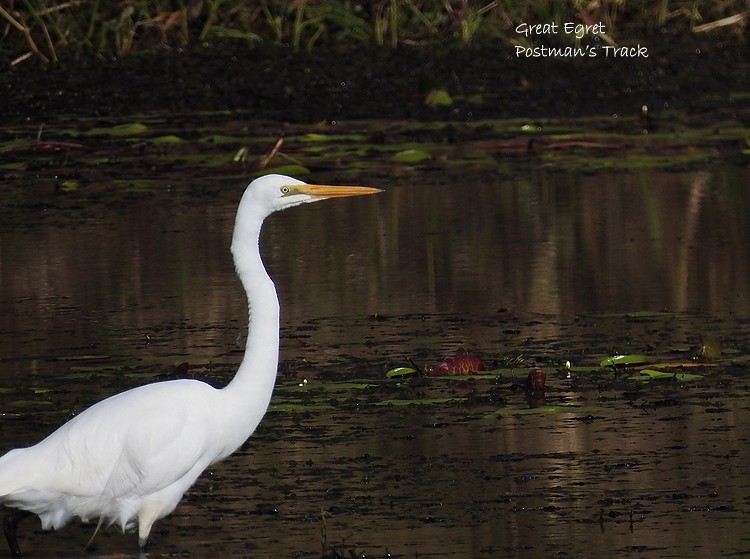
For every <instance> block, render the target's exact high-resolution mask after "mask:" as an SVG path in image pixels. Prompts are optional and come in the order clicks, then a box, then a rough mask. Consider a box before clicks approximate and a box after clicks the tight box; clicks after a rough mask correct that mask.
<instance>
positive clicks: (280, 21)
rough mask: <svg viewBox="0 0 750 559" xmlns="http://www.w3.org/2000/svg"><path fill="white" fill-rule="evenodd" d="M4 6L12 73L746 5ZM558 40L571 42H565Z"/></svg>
mask: <svg viewBox="0 0 750 559" xmlns="http://www.w3.org/2000/svg"><path fill="white" fill-rule="evenodd" d="M4 6H5V7H3V6H0V24H3V25H2V27H3V32H2V33H0V49H3V50H4V51H5V52H6V53H10V54H11V59H12V61H11V63H12V64H18V63H20V62H23V61H25V60H28V59H32V58H35V59H37V60H41V61H44V62H54V61H57V60H59V59H60V58H61V57H63V56H68V55H69V54H71V53H75V54H80V53H88V54H94V55H96V56H100V57H103V58H104V57H110V56H123V55H125V54H128V53H131V52H138V51H143V50H146V49H151V48H154V47H156V46H159V45H164V46H167V47H169V48H186V47H190V48H195V47H200V46H203V45H215V44H217V43H219V44H221V43H224V42H241V43H246V44H249V45H252V44H254V43H258V42H265V43H274V44H284V45H289V46H291V47H293V48H294V49H305V50H310V49H313V48H315V47H316V46H318V45H324V44H335V43H346V44H368V45H376V46H382V47H389V48H396V47H399V46H401V45H409V44H432V43H435V44H437V43H440V44H454V45H466V44H468V43H471V42H476V41H487V40H491V41H501V42H504V43H518V44H524V43H529V42H531V41H533V40H534V37H533V36H532V37H524V36H523V35H519V34H518V33H517V32H516V26H517V25H518V24H519V23H524V22H525V23H529V24H535V23H557V24H558V25H561V24H563V23H568V22H570V23H581V22H585V23H594V22H601V23H603V24H604V25H606V33H607V36H606V38H605V40H607V41H617V40H618V37H619V36H620V35H621V34H622V33H624V32H625V30H626V29H633V28H635V29H638V30H639V32H648V31H649V30H656V29H659V30H662V29H665V28H666V30H667V31H674V32H676V31H678V30H685V29H690V28H695V27H696V26H699V25H704V26H705V25H706V24H707V23H711V22H714V21H720V20H722V18H732V17H734V20H726V21H724V22H723V23H721V24H720V25H719V26H730V25H732V26H740V25H741V24H742V19H743V18H744V16H743V15H742V14H744V12H745V10H746V6H747V5H746V1H745V0H680V1H677V0H673V1H669V0H657V1H655V2H653V1H646V0H598V1H595V0H566V1H551V0H536V1H532V2H511V1H508V0H483V1H477V0H453V1H451V2H432V1H426V0H371V1H353V0H349V1H340V0H296V1H293V2H292V1H280V0H261V1H258V2H239V1H237V0H124V1H120V2H108V1H104V0H16V1H12V2H9V3H8V2H6V3H4ZM738 18H739V19H738ZM744 19H747V18H744ZM630 38H632V37H630ZM557 39H558V40H562V41H570V42H574V41H576V38H575V37H574V36H572V35H571V36H567V37H560V36H558V37H557Z"/></svg>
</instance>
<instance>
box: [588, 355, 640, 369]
mask: <svg viewBox="0 0 750 559" xmlns="http://www.w3.org/2000/svg"><path fill="white" fill-rule="evenodd" d="M648 361H649V359H648V357H646V356H645V355H614V356H612V357H608V358H607V359H604V360H603V361H602V362H601V363H599V366H600V367H617V366H627V365H640V364H642V363H648Z"/></svg>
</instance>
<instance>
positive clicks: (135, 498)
mask: <svg viewBox="0 0 750 559" xmlns="http://www.w3.org/2000/svg"><path fill="white" fill-rule="evenodd" d="M376 192H380V190H378V189H376V188H369V187H359V186H338V187H337V186H325V185H312V184H305V183H304V182H302V181H299V180H296V179H293V178H290V177H285V176H282V175H267V176H264V177H261V178H259V179H256V180H254V181H253V182H251V183H250V185H249V186H248V187H247V189H246V190H245V193H244V195H243V196H242V200H241V201H240V205H239V208H238V209H237V218H236V221H235V226H234V234H233V237H232V254H233V256H234V264H235V268H236V270H237V274H238V276H239V278H240V281H241V282H242V285H243V287H244V288H245V291H246V293H247V299H248V307H249V316H250V317H249V325H248V334H247V345H246V347H245V355H244V357H243V359H242V363H240V366H239V369H238V370H237V374H236V375H235V376H234V379H232V381H231V382H230V383H229V384H228V385H227V386H226V387H224V388H222V389H216V388H214V387H212V386H210V385H208V384H206V383H204V382H200V381H197V380H189V379H182V380H172V381H167V382H157V383H154V384H148V385H145V386H140V387H138V388H134V389H132V390H128V391H126V392H123V393H121V394H117V395H115V396H112V397H110V398H107V399H106V400H103V401H101V402H99V403H97V404H95V405H93V406H92V407H90V408H88V409H87V410H85V411H83V412H82V413H80V414H79V415H77V416H76V417H74V418H73V419H71V420H70V421H68V422H67V423H65V424H64V425H62V426H61V427H60V428H58V429H57V430H56V431H55V432H53V433H52V434H51V435H49V436H48V437H47V438H46V439H44V440H43V441H41V442H40V443H38V444H36V445H35V446H31V447H28V448H18V449H14V450H11V451H10V452H8V453H7V454H5V455H4V456H2V457H0V503H2V504H4V505H5V506H7V507H10V508H13V509H16V510H15V511H14V512H12V513H11V514H9V515H8V516H7V517H6V519H5V523H4V531H5V536H6V539H7V540H8V545H9V546H10V550H11V553H12V554H13V555H14V556H20V553H21V552H20V549H19V547H18V541H17V538H16V527H17V525H18V523H19V522H20V520H22V519H23V518H25V517H26V516H30V515H37V516H39V518H40V519H41V522H42V528H43V529H45V530H47V529H57V528H60V527H62V526H64V525H65V524H66V523H67V522H68V521H70V520H71V519H73V518H79V519H81V520H82V521H84V522H87V521H96V522H98V525H97V529H98V528H99V527H100V526H102V525H111V524H117V525H119V526H120V528H121V529H122V530H123V531H126V530H129V529H134V528H135V526H137V527H138V543H139V545H140V547H141V549H143V548H144V547H145V545H146V540H147V539H148V535H149V532H150V531H151V527H152V526H153V524H154V522H155V521H157V520H159V519H160V518H163V517H165V516H166V515H168V514H169V513H171V512H172V511H173V510H174V509H175V507H176V506H177V504H178V503H179V501H180V499H181V498H182V496H183V494H184V493H185V492H186V491H187V490H188V489H189V488H190V486H192V485H193V483H194V482H195V480H196V479H197V478H198V476H199V475H200V474H201V472H203V470H205V469H206V467H208V466H209V465H211V464H213V463H215V462H217V461H219V460H221V459H222V458H226V457H227V456H229V455H230V454H232V453H233V452H234V451H235V450H237V449H238V448H239V447H240V445H242V443H243V442H245V440H246V439H247V438H248V437H249V436H250V435H251V434H252V433H253V431H254V430H255V428H256V427H257V426H258V423H260V420H261V418H262V417H263V415H264V414H265V412H266V409H267V408H268V403H269V401H270V400H271V393H272V391H273V386H274V383H275V380H276V368H277V365H278V358H279V301H278V297H277V295H276V289H275V287H274V284H273V281H271V278H270V277H269V276H268V274H267V273H266V270H265V267H264V266H263V262H262V261H261V257H260V250H259V247H258V241H259V237H260V230H261V225H262V223H263V220H264V219H265V218H266V217H267V216H268V215H269V214H271V213H272V212H275V211H278V210H283V209H285V208H289V207H291V206H296V205H298V204H303V203H306V202H315V201H317V200H323V199H326V198H336V197H344V196H356V195H361V194H373V193H376ZM94 533H96V531H95V532H94Z"/></svg>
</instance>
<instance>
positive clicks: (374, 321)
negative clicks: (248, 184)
mask: <svg viewBox="0 0 750 559" xmlns="http://www.w3.org/2000/svg"><path fill="white" fill-rule="evenodd" d="M536 163H537V162H535V161H533V160H530V161H528V162H527V163H525V164H523V165H522V166H521V169H520V170H518V172H516V173H515V174H509V173H508V171H507V168H505V167H504V166H503V164H502V162H500V163H498V172H497V176H493V172H492V169H490V170H489V171H488V170H487V169H485V170H484V171H483V172H481V173H465V174H462V173H457V172H455V171H454V172H450V173H443V172H441V171H440V170H436V169H435V168H434V167H429V166H427V167H419V166H416V167H414V168H411V169H396V168H390V169H385V170H380V171H374V170H372V169H370V170H366V171H363V172H362V173H361V176H360V177H359V180H360V181H361V182H364V183H367V184H370V185H373V186H379V187H382V188H384V189H385V192H384V193H383V194H381V195H379V196H377V197H369V198H367V199H349V200H339V201H328V202H325V203H321V204H315V205H310V206H305V207H299V208H293V209H291V210H288V211H286V212H284V213H283V214H279V215H274V216H273V217H272V218H271V219H270V220H269V221H268V222H267V224H266V226H265V229H264V236H263V239H262V249H263V254H264V258H265V261H266V263H267V267H268V269H269V272H270V273H271V275H272V276H273V278H274V280H275V282H276V284H277V287H278V290H279V294H280V298H281V306H282V315H283V316H282V321H283V332H282V333H283V335H284V341H283V348H282V355H281V360H282V367H281V368H282V371H281V374H280V380H279V387H278V391H277V395H276V398H275V400H274V408H273V410H272V412H271V413H269V414H268V416H267V417H266V419H265V420H264V422H263V423H262V425H261V427H260V428H259V430H258V432H257V433H256V435H255V436H254V437H253V438H252V439H251V441H250V442H249V443H248V444H246V445H245V447H243V449H242V450H241V451H240V452H238V454H237V455H235V456H233V457H231V458H229V459H227V460H226V461H225V462H224V463H222V464H219V465H217V466H215V467H214V468H212V469H211V471H210V472H209V473H208V474H207V475H206V476H204V477H203V478H202V479H201V480H200V481H199V482H198V484H197V485H196V487H195V488H194V489H193V490H192V491H191V492H190V493H189V494H188V496H187V497H186V499H185V501H184V502H183V503H182V504H181V505H180V507H178V509H177V511H176V512H175V514H174V515H172V516H171V517H169V518H167V519H165V520H163V521H161V522H160V523H158V524H157V526H156V528H155V531H154V533H153V535H154V538H153V539H154V544H153V546H152V548H151V552H150V553H149V555H150V556H172V555H183V554H185V555H188V556H194V557H215V556H225V557H307V556H310V557H313V556H320V555H321V550H322V548H323V547H326V550H327V553H329V554H330V555H331V556H343V557H349V556H350V555H351V554H354V556H359V555H362V554H364V555H365V556H368V557H373V556H375V557H378V556H386V555H387V554H388V553H390V554H391V556H397V557H398V556H400V557H436V558H437V557H440V558H450V557H456V558H458V557H615V556H622V557H649V558H651V557H653V558H656V557H698V556H702V557H718V556H727V555H735V556H736V555H743V554H747V553H750V531H749V530H748V529H747V527H746V522H745V519H746V517H747V513H748V508H749V507H750V487H748V484H747V481H746V476H745V471H744V470H745V465H746V464H747V462H748V458H749V457H748V451H747V439H748V436H749V435H750V433H749V432H748V428H747V424H748V409H750V401H749V400H748V398H747V396H746V394H747V388H748V382H749V381H748V379H749V378H750V377H748V375H747V371H746V367H745V363H746V356H747V354H748V342H747V340H748V328H749V326H748V325H749V324H750V321H749V320H748V316H750V295H749V293H750V291H749V290H748V289H747V286H748V285H750V260H748V258H747V246H748V244H749V243H750V225H748V220H747V215H748V210H750V194H748V191H747V188H746V185H747V184H748V182H749V179H750V176H749V173H748V169H747V167H741V166H733V165H728V164H711V165H706V166H705V167H704V168H699V169H695V168H691V169H690V170H685V171H682V172H660V171H652V170H640V171H629V172H617V171H612V172H607V173H595V174H580V173H572V172H570V173H566V172H561V171H559V170H558V171H554V172H551V171H549V170H545V168H544V167H543V166H541V165H537V164H536ZM112 166H113V164H112V163H111V162H110V163H109V164H108V165H105V166H104V167H103V168H102V176H97V175H96V168H90V169H89V170H88V171H86V173H84V174H86V178H87V181H88V182H86V183H85V184H82V185H81V186H79V187H78V188H76V189H75V190H72V191H70V192H64V191H63V192H60V191H59V190H58V191H57V192H56V191H55V190H54V189H52V188H49V184H50V180H49V177H45V173H44V172H42V173H39V174H36V175H33V174H26V175H24V178H23V179H18V178H17V177H16V178H9V179H7V180H5V181H4V182H3V184H2V185H1V186H2V196H3V200H4V204H3V209H2V211H3V217H4V219H3V224H2V225H0V332H1V333H2V335H1V336H0V388H2V392H1V393H0V406H2V408H3V410H4V415H3V416H2V417H3V419H2V421H0V437H2V439H1V440H2V447H3V449H6V448H11V447H13V446H19V445H25V444H30V443H32V442H34V441H36V440H37V439H38V438H40V437H41V436H43V435H44V434H45V433H47V432H49V431H50V430H51V429H52V428H53V427H54V426H55V425H57V424H58V423H59V422H61V421H63V420H64V419H65V418H66V417H67V416H68V415H69V414H70V413H72V412H75V411H78V410H80V409H82V408H83V407H85V406H87V405H89V404H90V403H92V402H94V401H96V400H98V399H100V398H102V397H104V396H106V395H109V394H112V393H114V392H117V391H119V390H122V389H124V388H126V387H129V386H134V385H137V384H142V383H144V382H148V381H150V380H154V379H155V378H166V377H168V376H170V375H171V374H173V373H172V369H173V367H174V366H175V365H176V364H179V363H181V362H183V361H187V362H189V363H190V365H191V368H190V371H189V373H188V374H189V375H193V376H196V377H198V378H205V379H208V380H209V381H210V382H214V383H217V384H221V383H223V382H226V381H227V380H228V378H230V377H231V375H232V372H233V370H234V368H235V367H236V364H237V363H238V362H239V360H240V359H241V351H240V348H241V347H242V346H241V344H240V343H239V342H240V340H241V337H242V335H243V331H244V328H245V317H246V309H245V302H244V294H243V293H242V291H241V287H240V285H239V282H238V281H237V280H236V279H235V276H234V273H233V269H232V263H231V259H230V256H229V251H228V246H229V240H230V236H231V228H232V223H233V218H234V211H235V208H236V204H237V201H238V199H239V196H240V194H241V192H242V188H243V186H244V181H243V180H241V179H240V178H238V177H234V176H231V177H226V176H224V177H222V176H213V175H212V176H206V173H205V171H204V168H203V167H202V166H201V165H196V166H194V167H191V166H190V164H189V162H183V165H182V166H181V167H180V169H179V170H174V169H172V168H168V169H166V172H167V173H168V174H169V176H170V180H169V184H163V185H159V180H158V175H159V169H156V170H153V171H152V175H153V176H152V177H151V179H149V180H151V181H152V188H145V189H144V188H141V187H140V186H139V185H135V187H133V188H126V189H116V188H112V187H111V185H110V183H109V180H110V178H109V177H108V176H107V175H106V173H105V172H104V171H106V170H107V169H110V168H112ZM119 172H120V173H122V174H124V175H127V172H126V171H125V170H122V169H120V170H119ZM134 172H135V171H134ZM137 172H138V173H141V172H142V173H144V174H148V173H147V171H146V169H145V168H144V169H138V170H137ZM32 175H33V176H32ZM355 176H356V175H355ZM175 177H179V180H174V179H175ZM191 177H195V178H191ZM312 179H314V180H315V181H330V182H334V183H336V182H338V183H342V182H352V175H351V173H337V171H336V170H335V169H330V168H328V169H326V170H323V171H321V172H320V173H319V174H317V175H315V176H314V177H311V180H312ZM154 184H155V185H157V186H156V187H153V185H154ZM634 312H641V313H643V314H640V315H638V316H645V317H646V318H643V319H633V318H632V317H631V318H628V317H627V316H626V315H627V314H628V313H634ZM706 332H709V333H716V334H717V335H719V336H720V337H721V339H722V341H723V344H724V354H723V358H722V360H721V361H720V363H719V364H718V366H717V367H711V368H709V367H704V368H703V369H701V371H703V372H704V373H706V374H707V377H706V379H704V380H703V381H700V382H697V383H653V384H641V383H638V382H634V381H629V380H627V377H628V376H629V375H628V374H614V375H613V374H605V375H604V376H602V377H596V376H592V375H593V374H594V373H591V372H587V371H584V370H579V371H575V370H574V371H573V373H572V374H568V373H566V372H565V371H564V370H563V369H562V368H561V365H562V363H564V362H565V361H566V360H571V361H573V364H574V365H594V364H596V363H598V361H599V360H600V359H601V358H602V357H604V356H606V355H607V354H609V353H613V352H642V353H647V354H649V355H653V356H655V358H659V359H675V360H677V359H684V358H685V355H686V352H687V349H688V348H689V347H690V345H692V344H694V343H696V341H697V340H698V338H699V336H700V335H701V334H703V333H706ZM461 348H465V349H468V350H471V351H473V352H476V353H478V354H479V355H481V356H482V357H483V358H485V360H487V361H488V362H489V363H491V362H492V361H493V360H496V359H498V358H500V357H502V356H503V355H505V354H514V355H518V354H522V355H523V356H524V357H525V359H526V366H527V367H528V366H532V365H534V364H540V365H543V366H546V367H550V368H551V369H557V368H559V369H560V371H559V372H557V373H551V374H550V378H549V380H548V389H547V392H546V401H547V403H548V404H550V405H558V406H559V405H575V406H582V407H583V408H584V409H585V410H586V411H585V412H583V413H556V414H550V415H544V414H537V415H515V414H513V413H512V411H513V410H519V411H520V410H526V409H528V408H529V402H528V400H527V397H526V395H525V393H524V391H523V390H522V389H518V384H519V383H520V382H521V380H522V378H519V379H515V380H508V379H495V380H491V379H484V380H476V381H468V382H458V383H456V382H448V381H440V380H435V381H425V380H417V381H413V382H396V381H385V380H384V374H385V372H386V371H387V370H388V369H390V368H391V367H393V366H396V365H404V364H408V360H410V359H411V360H414V361H415V362H418V363H420V364H422V365H425V364H430V363H434V362H436V361H439V360H440V359H441V358H442V357H443V356H445V355H450V354H453V353H454V352H455V351H457V350H459V349H461ZM176 374H184V373H182V372H178V373H176ZM524 374H525V373H521V375H524ZM303 379H307V380H308V383H307V385H305V386H299V385H300V384H301V383H302V382H303ZM430 398H434V399H435V401H434V403H424V404H422V405H407V406H402V405H397V403H398V402H400V401H403V400H424V399H427V400H426V401H427V402H429V401H430V400H429V399H430ZM445 398H454V400H452V401H450V402H448V403H442V404H440V403H435V402H437V401H438V400H439V399H445ZM290 402H292V403H293V404H294V405H295V407H293V408H288V407H285V405H287V404H289V403H290ZM388 402H391V405H388ZM383 404H386V405H383ZM498 409H504V410H511V413H508V414H506V415H504V416H503V417H502V419H497V418H495V419H488V418H487V417H486V416H487V415H488V414H491V413H492V412H495V411H497V410H498ZM322 516H324V517H325V537H324V534H323V524H322V523H321V517H322ZM22 527H23V528H22V532H23V537H22V540H23V541H22V546H23V547H24V548H26V549H28V550H30V551H32V550H33V553H34V555H32V556H36V554H38V555H39V556H59V555H60V554H62V553H69V554H71V555H73V556H78V555H81V554H82V553H79V551H78V550H80V549H82V546H83V545H84V544H85V542H86V541H87V540H88V538H89V537H90V534H91V530H90V529H88V528H85V529H82V528H80V527H77V526H72V527H69V528H68V529H66V530H65V531H64V532H61V533H59V534H49V535H44V536H41V535H40V536H39V537H37V535H33V532H32V530H31V522H30V523H29V524H28V525H27V526H25V527H24V525H22ZM96 542H97V548H96V550H95V553H103V554H105V555H107V556H111V554H113V553H120V552H130V551H131V550H133V549H134V548H135V538H134V537H133V536H121V535H119V534H117V533H116V532H114V531H112V530H108V531H106V532H104V533H103V534H101V535H99V536H97V540H96ZM71 550H73V551H71ZM336 553H338V554H339V555H336ZM217 554H218V555H217Z"/></svg>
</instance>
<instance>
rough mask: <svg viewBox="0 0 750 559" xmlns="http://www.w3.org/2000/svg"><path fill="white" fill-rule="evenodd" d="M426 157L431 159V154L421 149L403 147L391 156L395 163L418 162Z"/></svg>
mask: <svg viewBox="0 0 750 559" xmlns="http://www.w3.org/2000/svg"><path fill="white" fill-rule="evenodd" d="M426 159H432V156H431V155H430V154H429V153H427V152H426V151H424V150H421V149H405V150H403V151H399V152H397V153H394V154H393V155H392V156H391V160H393V161H396V162H397V163H418V162H420V161H424V160H426Z"/></svg>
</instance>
